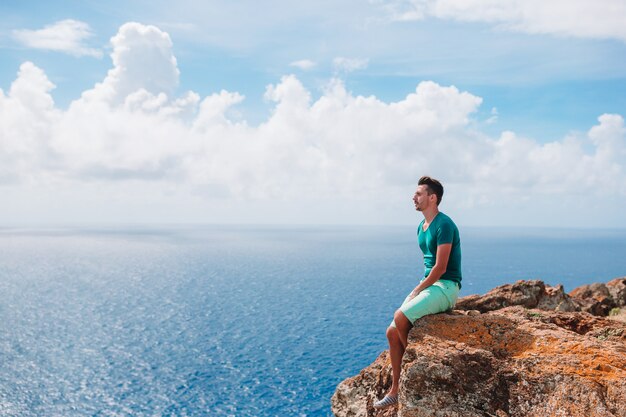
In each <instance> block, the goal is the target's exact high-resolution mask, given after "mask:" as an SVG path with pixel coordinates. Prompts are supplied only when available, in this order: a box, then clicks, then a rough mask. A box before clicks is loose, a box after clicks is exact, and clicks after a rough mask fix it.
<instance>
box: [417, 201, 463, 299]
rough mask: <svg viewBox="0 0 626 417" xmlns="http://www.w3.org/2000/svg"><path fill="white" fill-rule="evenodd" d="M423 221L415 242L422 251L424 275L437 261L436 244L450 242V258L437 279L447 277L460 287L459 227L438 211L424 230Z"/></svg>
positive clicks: (428, 272) (425, 275) (426, 274)
mask: <svg viewBox="0 0 626 417" xmlns="http://www.w3.org/2000/svg"><path fill="white" fill-rule="evenodd" d="M424 221H425V220H422V222H421V223H420V225H419V227H418V229H417V242H418V243H419V246H420V249H421V250H422V252H424V267H425V270H424V277H427V276H428V274H430V270H431V269H432V268H433V267H434V266H435V262H436V261H437V246H439V245H443V244H446V243H452V248H451V250H450V258H449V259H448V265H447V267H446V272H445V273H444V274H443V275H442V276H441V278H439V279H447V280H450V281H455V282H458V283H459V288H460V287H461V278H462V276H461V239H460V238H459V229H458V228H457V227H456V224H454V222H453V221H452V219H451V218H450V217H448V216H446V215H445V214H443V213H442V212H439V214H437V215H436V216H435V218H434V219H433V221H432V222H431V223H430V225H429V226H428V229H426V231H424V229H423V227H424Z"/></svg>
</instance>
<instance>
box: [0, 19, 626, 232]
mask: <svg viewBox="0 0 626 417" xmlns="http://www.w3.org/2000/svg"><path fill="white" fill-rule="evenodd" d="M112 43H113V53H112V57H113V68H112V69H111V70H110V71H109V73H108V74H107V76H106V78H105V79H104V80H103V82H101V83H98V84H97V85H96V86H95V87H94V88H93V89H91V90H89V91H86V92H85V93H84V94H83V95H82V97H81V98H80V99H78V100H76V101H74V102H73V103H72V104H71V105H70V106H69V108H68V109H67V110H61V109H58V108H56V107H55V105H54V102H53V101H52V98H51V96H50V90H51V89H52V88H53V87H54V86H53V85H52V83H50V81H49V80H48V79H47V77H46V75H45V73H44V72H43V70H41V69H40V68H38V67H36V66H35V65H34V64H32V63H29V62H27V63H25V64H23V65H22V66H21V67H20V71H19V74H18V76H17V79H16V80H15V81H14V83H13V84H12V86H11V88H10V89H9V90H8V93H7V94H6V95H5V94H4V92H2V91H1V90H0V163H1V165H0V182H1V183H4V186H3V187H4V188H5V190H6V189H7V187H9V188H10V187H13V188H11V189H14V190H21V188H20V187H22V186H23V185H21V184H23V183H28V184H31V185H32V184H35V185H37V186H41V187H44V188H46V189H47V190H49V189H53V188H54V187H61V188H63V187H66V189H67V188H76V189H77V190H81V191H80V193H81V194H78V191H77V194H76V197H75V198H76V200H77V201H78V200H80V199H84V198H87V197H86V196H85V194H84V193H85V192H86V191H85V190H88V189H89V184H95V185H94V186H93V188H92V193H93V195H92V196H91V198H92V199H96V198H102V204H103V205H104V207H103V210H105V211H106V206H107V204H114V203H110V202H108V201H109V200H111V201H112V200H115V201H120V199H121V200H123V199H124V198H126V197H127V198H128V199H129V201H131V200H132V201H135V200H136V199H137V197H136V196H140V195H145V194H146V193H147V192H148V191H146V190H151V191H150V193H154V192H157V193H158V192H161V193H162V195H161V196H154V195H152V197H150V201H152V199H154V200H156V201H167V200H168V196H175V197H171V198H176V200H177V201H179V202H180V204H181V205H183V206H184V204H186V202H187V203H189V204H192V203H191V202H192V201H194V202H196V203H194V204H197V201H198V199H201V200H202V201H205V202H208V201H218V200H219V201H222V202H230V203H231V204H234V205H237V204H242V203H241V202H243V201H246V202H250V201H257V202H264V203H263V204H269V205H271V204H274V206H273V207H274V208H273V209H271V210H270V209H267V210H268V211H267V213H268V214H267V215H266V216H265V217H264V218H265V219H267V221H272V220H273V221H280V219H281V218H282V217H281V214H280V212H279V211H276V210H279V209H280V207H281V205H282V204H287V202H295V201H301V202H302V203H303V204H304V203H305V202H307V201H308V202H311V201H314V200H324V199H326V201H331V200H332V201H336V204H342V203H341V202H342V201H343V202H345V201H348V200H351V201H360V202H361V203H360V205H362V204H364V203H365V202H367V204H366V205H367V206H368V207H369V208H371V207H374V206H375V205H376V204H379V205H380V206H381V207H383V206H385V207H392V206H394V205H396V206H397V204H396V200H397V198H398V197H397V196H398V195H399V194H402V196H404V194H405V192H406V190H407V189H408V190H409V192H410V190H411V189H412V187H413V186H414V182H415V180H416V178H419V176H421V175H423V174H425V173H428V174H431V175H434V176H436V177H440V178H441V179H442V180H443V181H444V183H445V184H449V185H450V186H451V187H452V188H453V189H455V187H456V189H457V190H462V192H461V191H459V192H456V193H453V195H456V197H452V200H447V201H453V202H455V203H454V204H456V205H457V207H472V205H474V206H480V207H485V206H489V205H490V204H494V202H497V201H502V200H504V199H506V200H507V201H509V202H510V204H512V205H514V206H515V205H516V204H517V203H519V202H520V201H525V200H524V199H527V198H529V197H532V196H535V197H536V198H537V199H536V200H535V202H536V204H538V205H539V206H541V205H545V204H548V203H547V202H548V201H552V202H554V204H556V203H558V202H560V200H562V199H563V198H566V197H567V196H571V195H572V194H573V193H576V194H580V193H581V192H582V193H586V194H589V195H606V194H609V195H616V196H620V197H619V198H620V200H619V201H621V202H623V201H624V199H625V198H626V130H625V127H624V120H623V118H622V116H620V115H615V114H612V115H611V114H606V115H602V116H600V118H599V119H598V124H597V125H596V126H594V127H592V128H591V129H590V130H589V132H587V133H586V134H581V135H578V136H576V135H571V136H568V137H566V138H557V139H555V140H553V141H552V142H548V143H539V142H537V141H535V140H533V139H531V138H524V137H520V136H519V135H517V134H515V133H514V132H504V133H502V135H500V137H498V138H491V137H489V136H487V135H485V134H484V133H481V132H480V131H476V130H475V129H476V128H475V127H474V126H475V125H476V124H475V123H472V117H473V114H474V113H475V112H476V111H477V110H478V108H479V106H480V105H481V103H482V99H481V98H480V97H477V96H475V95H473V94H471V93H469V92H463V91H460V90H458V89H457V88H456V87H453V86H449V87H446V86H441V85H439V84H437V83H434V82H431V81H424V82H421V83H419V84H418V85H417V87H416V89H415V91H414V92H412V93H410V94H407V95H406V96H405V97H404V98H402V99H401V100H398V101H394V102H385V101H383V100H381V99H379V98H377V97H375V96H369V97H364V96H355V95H353V94H352V93H351V92H349V91H348V90H346V88H345V86H344V84H343V83H342V82H341V81H340V80H338V79H333V80H331V81H330V82H329V84H328V85H327V87H326V88H325V90H324V92H323V94H322V95H321V96H320V97H319V98H317V99H315V100H314V99H313V98H312V95H311V93H310V92H309V91H308V90H307V88H306V87H305V86H304V85H303V84H302V83H301V82H300V80H298V78H296V77H295V76H293V75H290V76H285V77H283V78H282V79H281V80H280V82H278V83H277V84H275V85H270V86H268V88H267V90H266V93H265V98H266V99H267V100H268V101H269V102H270V103H271V105H272V106H273V111H272V113H271V115H270V116H269V117H268V119H267V120H265V121H264V122H263V123H261V124H260V125H258V126H250V125H248V124H247V123H246V122H245V121H239V120H237V119H236V118H232V117H230V112H231V111H232V109H233V107H234V106H236V105H237V104H238V103H240V102H241V101H242V100H244V97H243V96H242V95H241V94H239V93H237V92H229V91H221V92H219V93H215V94H212V95H210V96H208V97H204V98H201V97H200V96H199V95H198V94H197V93H194V92H188V93H186V94H184V95H182V96H181V97H174V96H173V95H172V91H173V89H174V87H175V86H176V85H177V82H178V68H177V65H176V59H175V58H174V56H173V54H172V50H171V46H172V45H171V41H170V39H169V36H167V34H165V33H164V32H162V31H160V30H159V29H157V28H156V27H151V26H144V25H140V24H138V23H132V24H126V25H123V26H122V27H121V28H120V31H119V33H118V34H117V35H116V36H115V37H113V38H112ZM492 113H493V115H494V117H495V116H496V115H497V112H496V111H494V112H492ZM112 184H119V187H118V186H114V185H112ZM485 184H488V186H485ZM105 190H106V191H105ZM121 190H124V191H121ZM133 190H135V191H133ZM159 190H160V191H159ZM124 193H127V194H124ZM131 194H132V195H131ZM20 195H23V193H21V194H20ZM125 195H126V197H124V196H125ZM409 197H410V196H408V197H406V198H409ZM447 198H448V197H447ZM394 199H395V200H394ZM455 199H456V200H455ZM237 201H239V202H240V203H237V204H235V203H234V202H237ZM281 202H282V203H281ZM77 204H78V203H77ZM94 204H95V203H94ZM116 204H117V203H116ZM164 204H165V203H164ZM207 204H208V203H207ZM211 204H213V203H211ZM214 204H222V206H220V207H222V213H229V212H231V213H232V210H233V209H229V208H228V206H227V203H214ZM259 204H261V203H259ZM289 204H291V203H289ZM394 207H395V206H394ZM294 210H295V209H294ZM311 210H312V211H311V212H309V213H306V216H308V217H309V219H314V218H315V216H316V213H315V211H314V209H311ZM363 210H365V209H363ZM517 210H520V209H517ZM344 211H346V210H344ZM328 212H329V213H331V214H330V215H332V212H333V211H332V210H328ZM171 215H172V216H175V215H176V214H175V212H174V214H171ZM272 216H273V217H272ZM507 218H510V214H509V215H507ZM217 221H219V219H217ZM313 221H314V220H313Z"/></svg>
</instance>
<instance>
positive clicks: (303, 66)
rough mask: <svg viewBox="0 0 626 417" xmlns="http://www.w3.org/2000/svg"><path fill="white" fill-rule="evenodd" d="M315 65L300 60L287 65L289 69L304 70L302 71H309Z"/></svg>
mask: <svg viewBox="0 0 626 417" xmlns="http://www.w3.org/2000/svg"><path fill="white" fill-rule="evenodd" d="M315 65H317V64H316V63H315V62H313V61H311V60H310V59H301V60H299V61H294V62H292V63H290V64H289V66H290V67H296V68H300V69H301V70H304V71H306V70H310V69H311V68H313V67H315Z"/></svg>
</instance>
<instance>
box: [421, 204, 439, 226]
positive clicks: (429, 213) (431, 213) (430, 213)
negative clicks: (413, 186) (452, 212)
mask: <svg viewBox="0 0 626 417" xmlns="http://www.w3.org/2000/svg"><path fill="white" fill-rule="evenodd" d="M422 214H423V215H424V219H425V220H426V224H430V222H432V221H433V219H434V218H435V216H437V214H439V207H437V206H435V207H433V208H428V210H424V211H422Z"/></svg>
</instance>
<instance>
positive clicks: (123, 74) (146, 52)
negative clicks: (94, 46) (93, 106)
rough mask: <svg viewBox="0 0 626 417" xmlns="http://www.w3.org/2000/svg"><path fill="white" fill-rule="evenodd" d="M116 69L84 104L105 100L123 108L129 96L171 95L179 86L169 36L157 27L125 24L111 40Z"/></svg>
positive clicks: (177, 72) (86, 96)
mask: <svg viewBox="0 0 626 417" xmlns="http://www.w3.org/2000/svg"><path fill="white" fill-rule="evenodd" d="M111 45H112V46H113V52H112V53H111V59H112V60H113V68H111V69H110V70H109V72H108V74H107V76H106V78H105V79H104V80H103V81H102V82H101V83H98V84H97V85H96V86H95V87H94V88H93V89H92V90H88V91H85V92H84V93H83V99H84V100H104V101H107V102H109V103H115V104H119V103H120V102H122V101H123V100H125V99H126V97H128V95H130V94H132V93H135V92H137V91H138V90H142V89H143V90H145V91H147V92H148V93H151V94H160V93H165V94H171V93H172V92H173V91H174V89H175V88H176V87H177V86H178V76H179V74H180V72H179V71H178V66H177V63H176V58H175V57H174V54H173V51H172V40H171V39H170V37H169V35H168V34H167V33H165V32H163V31H161V30H160V29H158V28H157V27H155V26H146V25H142V24H140V23H135V22H130V23H125V24H124V25H122V27H120V29H119V31H118V32H117V34H116V35H115V36H114V37H112V38H111Z"/></svg>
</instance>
